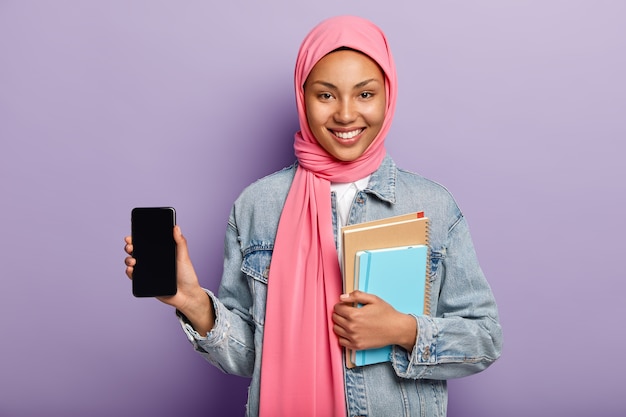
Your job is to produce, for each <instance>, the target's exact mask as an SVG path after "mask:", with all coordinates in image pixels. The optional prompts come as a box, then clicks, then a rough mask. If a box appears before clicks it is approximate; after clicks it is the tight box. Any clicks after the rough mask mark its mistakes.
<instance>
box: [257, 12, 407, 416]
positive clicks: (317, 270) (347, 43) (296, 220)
mask: <svg viewBox="0 0 626 417" xmlns="http://www.w3.org/2000/svg"><path fill="white" fill-rule="evenodd" d="M339 47H348V48H352V49H356V50H358V51H361V52H363V53H365V54H366V55H368V56H369V57H370V58H372V59H373V60H374V61H376V62H377V63H378V65H379V66H380V67H381V68H382V70H383V72H384V74H385V91H386V106H387V108H386V113H385V120H384V122H383V126H382V129H381V131H380V133H379V134H378V136H377V137H376V138H375V139H374V141H373V142H372V144H371V145H370V146H369V147H368V149H367V150H366V151H365V152H364V153H363V155H361V156H360V157H359V158H358V159H356V160H355V161H352V162H341V161H338V160H336V159H334V158H332V157H331V156H330V155H329V154H328V153H327V152H326V151H325V150H324V149H323V148H322V147H321V146H320V145H319V144H318V142H317V140H316V139H315V137H314V136H313V134H312V133H311V130H310V128H309V125H308V122H307V119H306V111H305V108H304V88H303V85H304V83H305V81H306V78H307V76H308V74H309V73H310V72H311V69H312V68H313V66H314V65H315V64H316V63H317V62H318V61H319V60H320V59H321V58H323V57H324V56H325V55H327V54H328V53H329V52H332V51H333V50H335V49H337V48H339ZM294 79H295V90H296V103H297V109H298V117H299V120H300V129H301V130H300V131H299V132H298V133H296V135H295V141H294V149H295V153H296V157H297V158H298V162H299V166H298V169H297V170H296V174H295V178H294V180H293V184H292V186H291V189H290V191H289V194H288V196H287V200H286V201H285V206H284V208H283V211H282V215H281V218H280V223H279V225H278V231H277V235H276V244H275V247H274V252H273V256H272V264H271V268H270V273H269V279H268V294H267V305H266V313H265V331H264V338H263V356H262V363H261V399H260V415H261V416H262V417H280V416H288V417H292V416H299V417H303V416H325V417H332V416H345V415H346V405H345V389H344V377H343V355H342V348H341V346H340V345H339V342H338V339H337V336H336V335H335V333H334V332H333V322H332V310H333V306H334V304H335V303H337V302H338V301H339V295H340V294H341V292H342V279H341V272H340V268H339V263H338V260H337V250H336V247H335V241H334V236H333V227H332V210H331V199H330V183H331V182H352V181H356V180H358V179H360V178H363V177H365V176H367V175H369V174H371V173H372V172H374V171H375V170H376V169H377V168H378V167H379V166H380V163H381V162H382V160H383V158H384V157H385V153H386V151H385V147H384V140H385V136H386V134H387V132H388V131H389V127H390V125H391V119H392V117H393V113H394V109H395V103H396V95H397V82H396V70H395V65H394V62H393V59H392V56H391V52H390V50H389V46H388V44H387V39H386V37H385V35H384V33H383V32H382V31H381V30H380V29H379V28H378V27H377V26H375V25H374V24H373V23H371V22H370V21H368V20H365V19H362V18H359V17H354V16H339V17H334V18H330V19H327V20H325V21H323V22H321V23H320V24H319V25H317V26H316V27H315V28H313V30H312V31H311V32H310V33H309V34H308V35H307V37H306V38H305V39H304V41H303V42H302V45H301V47H300V51H299V53H298V58H297V61H296V68H295V77H294Z"/></svg>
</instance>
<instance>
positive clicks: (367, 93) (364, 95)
mask: <svg viewBox="0 0 626 417" xmlns="http://www.w3.org/2000/svg"><path fill="white" fill-rule="evenodd" d="M359 97H360V98H363V99H368V98H372V97H374V94H373V93H372V92H370V91H363V92H362V93H360V94H359Z"/></svg>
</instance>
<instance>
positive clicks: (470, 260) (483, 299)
mask: <svg viewBox="0 0 626 417" xmlns="http://www.w3.org/2000/svg"><path fill="white" fill-rule="evenodd" d="M432 252H433V254H432V255H431V265H434V266H435V268H433V269H434V271H431V277H430V279H431V284H432V289H433V298H434V300H433V304H434V305H432V312H433V315H432V316H419V317H416V319H417V327H418V336H417V339H416V343H415V346H414V347H413V351H412V352H410V353H407V351H405V350H404V349H402V348H399V347H397V346H395V347H394V351H393V359H392V362H393V366H394V369H395V371H396V373H397V374H398V376H400V377H404V378H415V379H416V378H425V379H451V378H459V377H463V376H467V375H471V374H474V373H477V372H480V371H482V370H484V369H485V368H487V367H488V366H489V365H491V364H492V363H493V362H494V361H495V360H496V359H497V358H498V357H499V356H500V352H501V347H502V346H501V345H502V333H501V328H500V325H499V321H498V312H497V307H496V303H495V299H494V297H493V294H492V292H491V289H490V287H489V284H488V283H487V281H486V279H485V277H484V275H483V272H482V270H481V268H480V266H479V264H478V259H477V256H476V253H475V250H474V245H473V243H472V240H471V237H470V234H469V229H468V225H467V222H466V220H465V218H464V217H463V216H462V214H460V213H459V217H458V219H457V220H456V221H455V222H454V224H452V226H451V227H450V228H449V230H448V236H447V242H446V245H445V247H442V248H433V251H432ZM433 257H434V258H436V259H433ZM439 263H440V264H439Z"/></svg>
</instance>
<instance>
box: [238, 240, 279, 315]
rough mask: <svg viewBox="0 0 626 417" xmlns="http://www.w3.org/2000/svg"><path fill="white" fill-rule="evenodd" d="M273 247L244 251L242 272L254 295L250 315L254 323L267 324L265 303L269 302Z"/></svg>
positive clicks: (259, 246) (262, 245)
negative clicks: (268, 284)
mask: <svg viewBox="0 0 626 417" xmlns="http://www.w3.org/2000/svg"><path fill="white" fill-rule="evenodd" d="M272 249H273V245H270V244H260V245H255V246H254V247H252V248H250V249H248V250H246V251H244V257H243V262H242V265H241V271H242V272H243V273H244V274H245V275H246V277H247V279H248V288H249V289H250V293H251V294H252V300H253V303H252V305H251V306H250V315H251V316H252V319H253V320H254V322H255V323H256V324H257V325H259V326H263V325H264V324H265V303H266V302H267V280H268V277H269V273H270V262H271V260H272Z"/></svg>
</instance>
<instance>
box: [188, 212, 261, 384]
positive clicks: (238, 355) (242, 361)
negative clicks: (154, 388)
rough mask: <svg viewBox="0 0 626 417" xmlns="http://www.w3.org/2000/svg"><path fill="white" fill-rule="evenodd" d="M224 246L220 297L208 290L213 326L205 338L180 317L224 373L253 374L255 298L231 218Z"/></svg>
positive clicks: (202, 352)
mask: <svg viewBox="0 0 626 417" xmlns="http://www.w3.org/2000/svg"><path fill="white" fill-rule="evenodd" d="M231 219H232V215H231ZM224 248H225V249H224V275H223V280H222V283H221V285H220V297H219V298H218V297H216V296H215V295H214V294H213V293H212V292H211V291H209V290H205V291H206V292H207V294H208V296H209V297H211V300H212V302H213V306H214V308H215V325H214V327H213V329H212V330H211V331H210V332H209V333H208V334H207V335H206V337H203V336H201V335H200V334H199V333H198V332H196V331H195V330H194V328H193V327H192V326H191V324H190V323H188V322H187V321H186V320H185V318H184V317H183V316H182V315H180V314H178V316H179V320H180V323H181V325H182V327H183V330H184V331H185V333H186V335H187V338H188V339H189V341H190V342H191V344H192V345H193V347H194V349H195V350H196V351H197V352H198V353H199V354H200V355H202V356H203V357H204V358H205V359H206V360H207V361H209V362H210V363H212V364H213V365H215V366H216V367H217V368H219V369H220V370H222V371H223V372H225V373H228V374H235V375H240V376H251V375H252V372H253V369H254V361H255V349H254V328H253V325H252V323H251V322H250V318H249V315H248V314H247V313H248V311H249V309H250V306H251V305H252V297H251V295H250V291H249V289H248V285H247V283H246V278H245V276H244V274H243V273H242V271H241V268H240V267H241V264H242V261H241V259H242V254H241V251H240V250H239V243H238V240H237V231H236V228H235V227H234V225H233V222H232V221H229V224H228V229H227V232H226V238H225V245H224ZM226 304H227V305H228V307H227V306H226Z"/></svg>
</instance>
